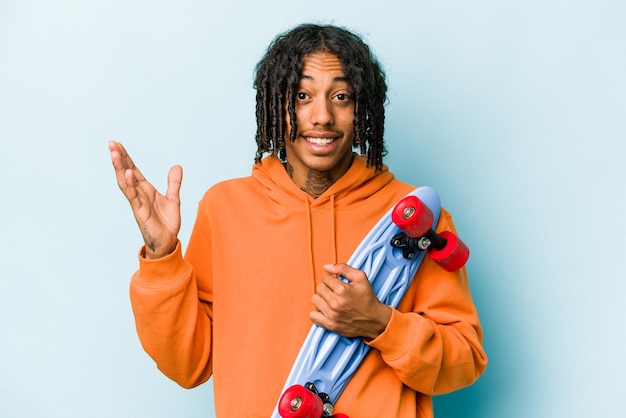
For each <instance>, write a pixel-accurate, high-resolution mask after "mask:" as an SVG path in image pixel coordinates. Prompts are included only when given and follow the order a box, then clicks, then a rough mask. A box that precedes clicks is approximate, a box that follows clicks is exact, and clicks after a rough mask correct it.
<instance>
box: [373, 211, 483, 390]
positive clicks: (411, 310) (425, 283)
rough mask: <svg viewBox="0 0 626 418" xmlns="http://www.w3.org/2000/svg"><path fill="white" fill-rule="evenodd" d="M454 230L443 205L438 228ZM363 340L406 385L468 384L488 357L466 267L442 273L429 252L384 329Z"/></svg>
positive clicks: (456, 386) (448, 387)
mask: <svg viewBox="0 0 626 418" xmlns="http://www.w3.org/2000/svg"><path fill="white" fill-rule="evenodd" d="M442 230H451V231H455V229H454V225H453V223H452V219H451V218H450V215H449V214H448V213H447V212H446V211H445V210H442V213H441V217H440V221H439V224H438V226H437V231H438V232H439V231H442ZM368 344H369V345H370V346H372V347H373V348H376V349H377V350H379V351H380V352H381V355H382V357H383V360H384V361H385V362H386V363H387V364H388V365H389V366H390V367H391V368H393V369H394V371H395V373H396V375H397V376H398V377H399V378H400V380H402V381H403V382H404V383H405V384H406V385H407V386H409V387H411V388H413V389H414V390H416V391H418V392H421V393H424V394H427V395H438V394H444V393H448V392H452V391H454V390H458V389H461V388H463V387H466V386H468V385H471V384H472V383H473V382H474V381H475V380H476V379H478V377H479V376H480V375H481V374H482V373H483V371H484V370H485V367H486V365H487V357H486V354H485V352H484V350H483V347H482V329H481V326H480V322H479V319H478V314H477V312H476V308H475V306H474V302H473V300H472V297H471V293H470V288H469V283H468V279H467V274H466V270H465V267H463V268H462V269H461V270H459V271H457V272H452V273H450V272H447V271H445V270H443V269H442V268H440V267H439V266H438V265H437V264H435V263H434V262H433V261H432V260H430V259H429V258H428V257H426V258H425V259H424V262H423V263H422V266H421V267H420V268H419V270H418V272H417V273H416V276H415V278H414V279H413V283H412V285H411V286H410V287H409V289H408V292H407V294H406V295H405V297H404V299H403V300H402V302H401V303H400V305H399V306H398V309H394V310H393V312H392V316H391V320H390V322H389V324H388V325H387V328H386V329H385V331H384V332H383V333H382V334H381V335H380V336H379V337H378V338H376V339H374V340H372V341H369V342H368Z"/></svg>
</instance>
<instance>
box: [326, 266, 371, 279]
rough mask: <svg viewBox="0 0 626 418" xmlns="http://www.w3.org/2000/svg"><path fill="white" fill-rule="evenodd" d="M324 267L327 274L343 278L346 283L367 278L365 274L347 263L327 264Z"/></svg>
mask: <svg viewBox="0 0 626 418" xmlns="http://www.w3.org/2000/svg"><path fill="white" fill-rule="evenodd" d="M323 267H324V270H326V272H327V273H329V274H333V275H335V276H337V277H339V278H341V280H343V282H344V283H349V282H353V281H358V280H361V279H362V278H363V277H364V276H365V273H363V272H362V271H361V270H358V269H355V268H353V267H351V266H349V265H347V264H345V263H338V264H326V265H325V266H323Z"/></svg>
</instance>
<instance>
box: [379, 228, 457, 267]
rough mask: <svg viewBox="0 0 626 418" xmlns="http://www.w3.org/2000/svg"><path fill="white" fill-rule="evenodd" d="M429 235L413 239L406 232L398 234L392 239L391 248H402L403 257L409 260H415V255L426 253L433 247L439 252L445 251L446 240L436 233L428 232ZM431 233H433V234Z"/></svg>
mask: <svg viewBox="0 0 626 418" xmlns="http://www.w3.org/2000/svg"><path fill="white" fill-rule="evenodd" d="M428 232H429V233H428V234H427V235H425V236H423V237H419V238H413V237H410V236H408V235H407V234H406V233H404V232H398V233H397V234H396V235H394V236H393V238H392V239H391V246H392V247H394V248H400V249H401V250H402V256H403V257H404V258H407V259H409V260H410V259H413V258H414V257H415V253H417V252H418V251H426V250H427V249H428V248H430V247H431V246H432V247H433V248H436V249H438V250H441V249H443V248H444V247H445V246H446V241H445V239H443V238H441V237H440V236H439V235H437V234H436V233H434V231H432V230H431V231H428ZM430 232H433V233H432V234H431V233H430Z"/></svg>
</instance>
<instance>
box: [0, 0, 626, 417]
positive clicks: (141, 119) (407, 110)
mask: <svg viewBox="0 0 626 418" xmlns="http://www.w3.org/2000/svg"><path fill="white" fill-rule="evenodd" d="M303 21H316V22H322V23H336V24H339V25H345V26H348V27H350V28H352V29H353V30H355V31H357V32H359V33H361V34H362V35H363V36H364V38H365V39H366V41H367V42H369V43H370V45H371V46H372V48H373V49H374V51H375V52H376V53H377V55H378V57H379V59H380V61H381V62H382V64H383V65H384V67H385V69H386V71H387V75H388V81H389V88H390V91H389V105H388V107H387V125H386V138H387V141H388V147H389V155H388V158H387V160H386V161H387V163H388V164H389V165H390V166H391V168H392V170H393V171H394V172H395V173H396V174H397V175H398V177H400V178H401V179H403V180H405V181H408V182H411V183H414V184H417V185H430V186H432V187H435V188H436V189H437V190H438V191H439V192H440V194H441V196H442V199H443V202H444V205H445V206H446V207H447V208H448V209H449V210H450V211H451V212H452V213H453V215H454V219H455V222H456V224H457V226H458V229H459V232H460V234H461V235H462V237H463V238H464V240H465V241H466V242H467V243H468V244H469V246H470V247H471V249H472V256H471V258H470V262H469V264H468V269H469V273H470V277H471V285H472V290H473V294H474V297H475V301H476V304H477V306H478V309H479V312H480V314H481V319H482V322H483V325H484V332H485V347H486V349H487V351H488V353H489V355H490V364H489V366H488V369H487V371H486V373H485V375H484V376H483V377H482V378H481V379H480V380H479V381H478V382H477V383H476V384H475V385H474V386H472V387H470V388H468V389H465V390H462V391H460V392H457V393H454V394H451V395H446V396H442V397H438V398H437V399H436V412H437V413H438V414H437V416H438V417H439V418H441V417H474V418H485V417H487V418H489V417H494V418H500V417H507V418H508V417H513V418H515V417H520V418H527V417H588V416H598V417H618V416H624V415H625V414H626V407H625V406H624V402H623V390H624V383H623V381H624V379H623V375H624V373H625V372H626V360H625V356H624V354H623V352H624V348H625V341H626V338H625V337H626V335H625V326H624V317H625V314H626V308H624V304H623V302H622V300H623V293H624V285H623V283H624V279H625V275H624V269H623V267H622V263H621V262H622V261H623V258H624V257H623V255H622V254H623V250H624V248H626V245H625V244H626V242H625V241H626V240H625V238H624V237H625V235H626V223H625V221H624V215H623V214H624V212H625V211H626V203H625V202H626V199H625V198H624V196H625V192H624V189H623V187H622V183H623V182H624V180H625V179H626V170H625V168H624V165H625V164H624V160H625V156H626V152H625V151H626V145H625V144H626V122H625V120H626V118H625V115H626V81H625V74H626V46H625V45H626V25H624V22H626V5H625V3H624V2H622V1H602V0H600V1H598V0H596V1H591V0H589V1H583V0H578V1H576V0H574V1H550V0H548V1H537V0H529V1H524V2H521V1H520V2H515V1H511V0H500V1H495V0H485V1H474V2H462V1H439V2H434V1H433V2H427V1H422V0H416V1H412V2H409V1H399V0H388V1H385V2H374V1H347V0H345V1H342V2H337V1H330V0H318V1H315V2H313V1H308V0H306V1H298V2H292V1H282V0H281V1H267V2H256V1H246V2H244V1H236V0H235V1H229V2H217V1H206V0H205V1H199V0H197V1H196V0H178V1H175V2H174V1H156V2H155V1H128V0H125V1H121V0H108V1H100V0H91V1H79V0H48V1H43V0H40V1H37V0H0V140H1V144H2V151H1V152H0V174H1V178H2V182H0V215H1V216H0V237H1V239H0V257H1V262H0V342H1V343H0V416H2V417H11V418H12V417H38V416H41V417H64V418H67V417H103V418H104V417H107V418H108V417H148V416H150V417H172V416H180V417H182V416H184V417H211V416H213V413H212V388H211V384H210V383H209V384H206V385H203V386H201V387H199V388H197V389H194V390H183V389H181V388H179V387H178V386H177V385H176V384H174V383H173V382H171V381H169V380H168V379H167V378H165V377H164V376H163V375H161V374H160V373H159V372H158V371H157V370H156V368H155V367H154V364H153V362H152V361H151V360H150V358H149V357H148V356H147V355H146V354H145V353H144V352H143V351H142V349H141V347H140V345H139V342H138V340H137V337H136V334H135V330H134V323H133V318H132V312H131V310H130V304H129V301H128V281H129V276H130V275H131V273H132V272H133V271H134V270H135V269H136V267H137V260H136V252H137V250H138V249H139V246H140V242H141V239H140V236H139V233H138V231H137V227H136V225H135V223H134V220H133V218H132V215H131V212H130V209H129V207H128V205H127V203H125V200H124V198H123V196H122V195H121V193H120V192H119V190H118V188H117V185H116V183H115V178H114V174H113V170H112V168H111V165H110V159H109V153H108V149H107V141H108V140H109V139H115V140H120V141H122V142H123V143H124V144H125V145H126V146H127V148H128V150H129V152H130V153H131V155H133V156H134V158H135V161H136V163H137V164H138V165H139V167H140V168H141V169H142V170H143V172H144V174H145V175H146V176H147V177H148V178H149V179H151V180H152V182H153V183H154V184H155V185H156V186H157V187H158V188H160V189H161V190H163V191H164V188H165V183H166V182H165V179H166V173H167V169H168V168H169V167H170V166H171V165H173V164H181V165H183V167H184V170H185V174H184V175H185V179H184V181H183V189H182V202H183V206H182V211H183V226H182V231H181V239H182V241H183V242H184V243H186V242H187V240H188V236H189V232H190V229H191V226H192V224H193V221H194V218H195V211H196V204H197V202H198V200H199V199H200V197H201V195H202V193H203V192H204V190H205V189H206V188H208V187H209V186H210V185H212V184H214V183H215V182H217V181H220V180H223V179H226V178H231V177H239V176H245V175H247V174H249V172H250V169H251V166H252V161H253V158H254V151H255V145H254V139H253V136H254V130H255V123H254V90H253V89H252V74H253V69H254V66H255V64H256V62H257V61H258V59H259V58H260V57H261V55H262V54H263V52H264V50H265V48H266V46H267V44H268V43H269V42H270V41H271V40H272V39H273V37H274V36H275V35H276V34H277V33H278V32H281V31H283V30H286V29H288V28H290V27H292V26H294V25H296V24H298V23H301V22H303ZM259 384H263V382H259Z"/></svg>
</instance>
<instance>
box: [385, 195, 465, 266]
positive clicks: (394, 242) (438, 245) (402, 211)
mask: <svg viewBox="0 0 626 418" xmlns="http://www.w3.org/2000/svg"><path fill="white" fill-rule="evenodd" d="M391 220H392V221H393V223H395V224H396V225H397V226H398V227H399V228H400V229H401V230H402V232H399V233H398V234H396V235H394V236H393V238H392V239H391V246H392V247H394V248H399V249H401V250H402V256H403V257H404V258H407V259H413V258H414V257H415V255H416V253H417V252H418V251H428V255H429V256H430V258H431V259H432V260H433V261H435V262H436V263H437V264H439V265H440V266H441V267H442V268H443V269H444V270H447V271H456V270H459V269H460V268H461V267H463V265H464V264H465V262H466V261H467V259H468V258H469V248H467V246H466V245H465V243H463V241H461V240H460V239H459V238H458V237H457V236H456V235H455V234H454V233H452V232H450V231H443V232H441V233H440V234H437V233H436V232H435V231H434V230H433V228H434V225H433V224H434V215H433V212H432V211H431V210H430V209H429V208H428V206H426V205H425V204H424V203H423V202H422V201H421V200H419V198H418V197H416V196H407V197H405V198H404V199H402V200H401V201H399V202H398V203H397V204H396V206H395V207H394V208H393V211H392V212H391Z"/></svg>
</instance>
